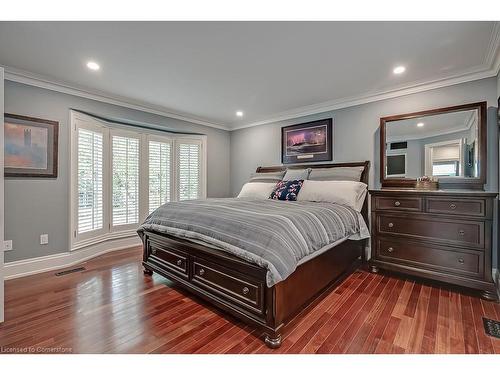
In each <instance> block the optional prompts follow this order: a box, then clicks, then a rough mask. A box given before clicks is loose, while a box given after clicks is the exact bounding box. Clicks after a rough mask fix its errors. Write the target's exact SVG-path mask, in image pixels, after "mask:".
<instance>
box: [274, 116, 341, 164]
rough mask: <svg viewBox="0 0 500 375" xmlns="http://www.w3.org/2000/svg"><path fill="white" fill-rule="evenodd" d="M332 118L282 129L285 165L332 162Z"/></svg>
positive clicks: (282, 157)
mask: <svg viewBox="0 0 500 375" xmlns="http://www.w3.org/2000/svg"><path fill="white" fill-rule="evenodd" d="M332 124H333V120H332V119H331V118H329V119H324V120H318V121H311V122H306V123H303V124H297V125H291V126H285V127H283V128H281V162H282V163H283V164H293V163H304V162H318V161H331V160H332V158H333V150H332V144H333V143H332V139H333V136H332V135H333V133H332V129H333V126H332Z"/></svg>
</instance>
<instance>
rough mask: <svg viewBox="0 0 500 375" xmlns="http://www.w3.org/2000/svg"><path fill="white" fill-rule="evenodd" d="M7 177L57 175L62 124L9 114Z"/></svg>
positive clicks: (6, 137)
mask: <svg viewBox="0 0 500 375" xmlns="http://www.w3.org/2000/svg"><path fill="white" fill-rule="evenodd" d="M4 117H5V126H4V129H5V177H48V178H56V177H57V146H58V140H57V139H58V132H59V123H58V122H57V121H52V120H45V119H41V118H35V117H28V116H21V115H14V114H10V113H6V114H5V115H4Z"/></svg>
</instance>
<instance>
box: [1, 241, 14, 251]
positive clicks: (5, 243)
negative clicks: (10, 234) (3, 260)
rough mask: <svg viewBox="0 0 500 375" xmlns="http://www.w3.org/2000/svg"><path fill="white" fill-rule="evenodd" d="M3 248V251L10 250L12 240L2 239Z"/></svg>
mask: <svg viewBox="0 0 500 375" xmlns="http://www.w3.org/2000/svg"><path fill="white" fill-rule="evenodd" d="M3 249H4V251H11V250H12V240H8V241H3Z"/></svg>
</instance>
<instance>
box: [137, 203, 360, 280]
mask: <svg viewBox="0 0 500 375" xmlns="http://www.w3.org/2000/svg"><path fill="white" fill-rule="evenodd" d="M144 231H155V232H160V233H165V234H170V235H174V236H177V237H180V238H184V239H189V240H194V241H199V242H202V243H205V244H208V245H210V246H213V247H216V248H218V249H222V250H224V251H227V252H229V253H232V254H234V255H236V256H238V257H240V258H243V259H245V260H248V261H250V262H252V263H255V264H258V265H259V266H262V267H266V268H267V270H268V272H267V285H268V286H272V285H274V284H276V283H278V282H280V281H282V280H284V279H286V278H287V277H288V276H289V275H290V274H291V273H292V272H293V271H294V270H295V269H296V268H297V265H298V264H299V262H300V261H301V259H303V258H305V257H308V256H311V254H313V253H314V252H316V251H318V250H320V249H322V248H324V247H325V246H327V245H329V244H332V243H334V242H336V241H338V240H340V239H343V238H346V237H349V236H353V235H355V236H356V235H357V239H361V238H366V237H368V236H369V234H368V229H367V227H366V224H365V222H364V220H363V218H362V216H361V215H360V214H359V213H358V212H357V211H355V210H353V209H351V208H349V207H346V206H342V205H338V204H332V203H315V202H303V201H302V202H287V201H277V200H271V199H265V200H256V199H255V200H254V199H252V200H251V199H241V198H218V199H204V200H192V201H184V202H174V203H167V204H164V205H163V206H161V207H159V208H158V209H157V210H156V211H154V212H153V213H151V215H149V216H148V218H147V219H146V221H145V222H144V223H143V224H142V225H141V226H140V227H139V229H138V233H139V235H140V236H141V237H142V234H143V232H144ZM355 236H353V237H355Z"/></svg>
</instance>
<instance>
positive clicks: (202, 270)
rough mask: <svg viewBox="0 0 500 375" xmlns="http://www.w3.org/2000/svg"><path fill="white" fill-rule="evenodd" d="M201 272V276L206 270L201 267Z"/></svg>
mask: <svg viewBox="0 0 500 375" xmlns="http://www.w3.org/2000/svg"><path fill="white" fill-rule="evenodd" d="M199 274H200V276H203V275H204V274H205V270H204V269H203V268H201V269H200V272H199Z"/></svg>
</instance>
